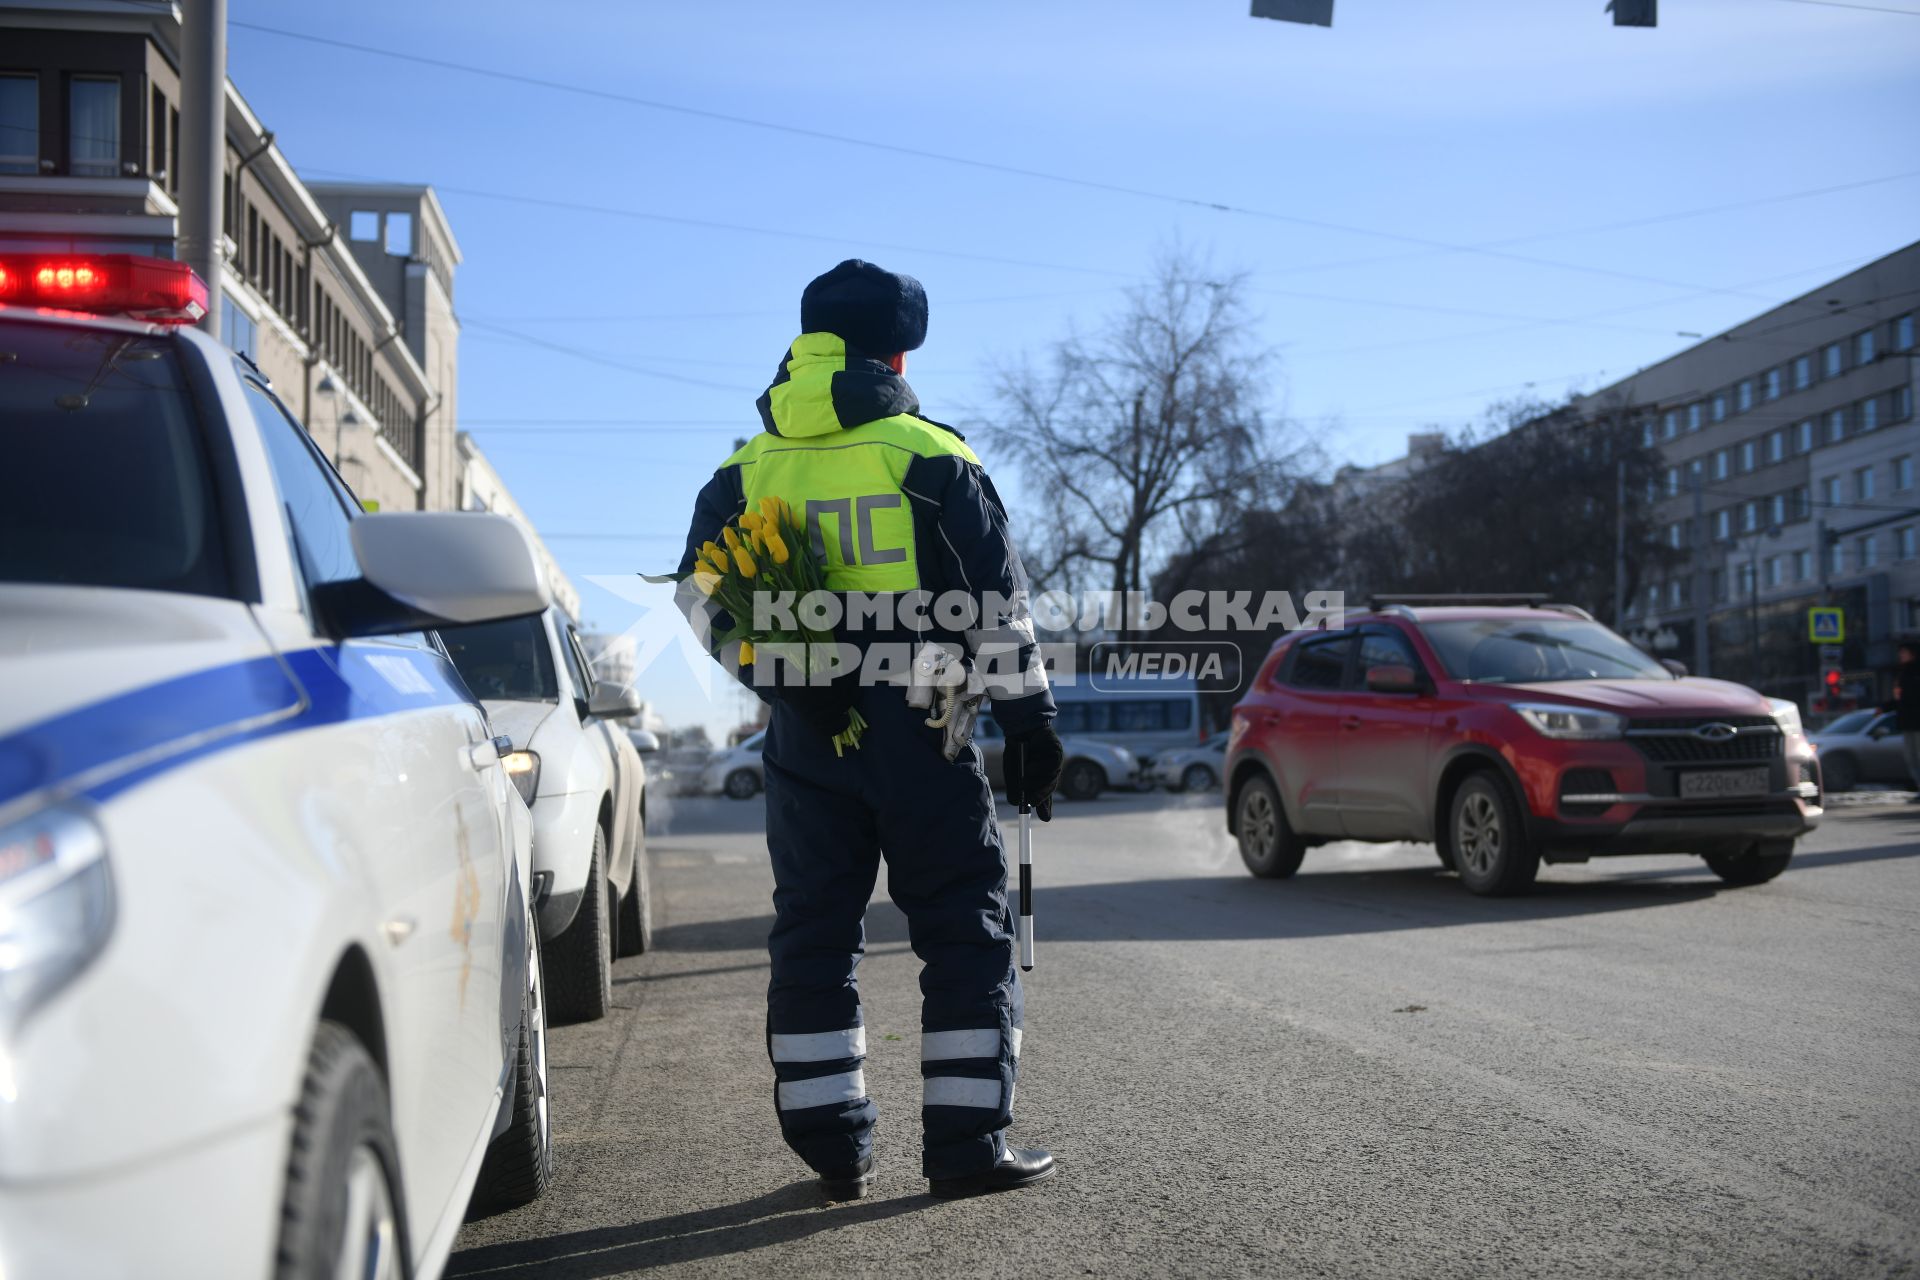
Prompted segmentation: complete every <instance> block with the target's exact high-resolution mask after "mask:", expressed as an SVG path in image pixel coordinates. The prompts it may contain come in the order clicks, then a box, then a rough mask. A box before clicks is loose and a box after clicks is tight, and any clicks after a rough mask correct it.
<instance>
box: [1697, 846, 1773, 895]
mask: <svg viewBox="0 0 1920 1280" xmlns="http://www.w3.org/2000/svg"><path fill="white" fill-rule="evenodd" d="M1706 860H1707V867H1708V869H1709V870H1711V871H1712V872H1713V874H1715V875H1717V876H1719V877H1720V878H1721V879H1722V880H1724V881H1726V882H1727V883H1728V884H1730V885H1733V886H1735V887H1743V886H1746V885H1753V884H1765V883H1766V882H1767V881H1769V880H1771V879H1773V878H1774V877H1775V876H1778V875H1779V874H1780V873H1781V872H1782V871H1785V870H1786V869H1787V864H1788V863H1789V862H1792V861H1793V841H1791V840H1756V841H1754V842H1753V843H1752V844H1750V845H1748V846H1746V847H1745V848H1744V849H1735V850H1732V851H1731V852H1723V853H1709V854H1707V855H1706Z"/></svg>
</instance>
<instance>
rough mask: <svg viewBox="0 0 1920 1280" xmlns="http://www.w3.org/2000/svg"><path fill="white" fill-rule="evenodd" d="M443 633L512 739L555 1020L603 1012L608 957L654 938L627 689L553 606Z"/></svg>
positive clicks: (633, 699)
mask: <svg viewBox="0 0 1920 1280" xmlns="http://www.w3.org/2000/svg"><path fill="white" fill-rule="evenodd" d="M440 638H441V640H442V641H443V642H444V643H445V644H446V646H447V651H448V653H449V654H450V655H451V656H452V658H453V664H454V666H456V667H458V668H459V669H460V674H461V675H462V676H464V677H465V678H466V681H467V687H468V688H469V689H471V690H473V694H474V696H475V697H477V698H479V699H480V701H481V703H482V704H483V705H484V706H485V707H486V709H487V716H488V718H489V719H490V720H491V721H492V722H493V726H494V729H495V731H496V732H499V733H502V734H504V735H506V736H507V737H509V738H511V739H512V740H513V743H512V746H513V749H512V752H511V754H509V755H508V756H507V757H506V763H507V773H508V776H509V777H511V778H512V779H513V781H514V785H515V786H516V787H518V788H519V790H520V794H521V796H522V797H523V798H524V799H525V800H526V802H527V804H528V806H529V807H530V808H531V809H532V810H533V886H534V890H533V892H534V906H535V908H536V909H537V910H538V912H539V916H540V936H541V937H542V938H543V939H544V940H545V943H544V945H545V958H546V967H547V989H548V1001H549V1007H550V1009H551V1010H552V1015H553V1017H554V1018H555V1020H558V1021H591V1020H593V1019H596V1018H600V1017H604V1016H605V1015H606V1012H607V1010H608V1009H609V1008H611V1007H612V1003H613V959H614V957H616V956H628V955H638V954H639V953H640V952H642V951H644V950H645V949H646V947H647V944H648V941H649V939H650V938H651V936H652V913H651V910H650V904H649V902H648V894H647V889H648V884H647V859H646V831H645V826H644V822H643V820H642V817H641V797H642V794H643V787H644V778H645V776H646V775H645V774H644V772H643V771H642V769H641V765H640V756H639V753H638V752H636V751H635V750H634V746H633V743H632V741H631V740H630V739H629V738H628V737H627V735H626V732H625V731H624V730H623V729H622V728H621V727H620V726H619V725H615V724H612V723H609V722H610V721H612V720H614V719H618V718H624V717H627V716H632V715H636V714H638V713H639V711H640V709H641V706H640V699H639V696H638V695H637V694H636V693H635V692H634V691H633V689H632V687H631V686H628V685H624V684H618V683H615V682H613V681H610V680H596V679H594V676H593V674H592V669H591V667H590V666H589V664H588V663H587V660H586V655H585V651H584V650H582V648H581V647H580V639H579V637H578V635H576V634H575V632H574V629H573V626H572V624H571V623H569V622H568V621H567V619H566V617H565V615H563V614H561V613H560V612H559V611H558V610H557V609H549V610H548V611H547V612H546V613H545V614H543V615H541V616H539V617H533V618H516V619H513V620H511V621H508V622H487V623H481V624H480V625H478V626H472V627H450V628H442V630H441V632H440Z"/></svg>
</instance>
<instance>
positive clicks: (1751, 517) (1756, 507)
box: [1740, 502, 1760, 533]
mask: <svg viewBox="0 0 1920 1280" xmlns="http://www.w3.org/2000/svg"><path fill="white" fill-rule="evenodd" d="M1759 527H1760V504H1759V503H1757V502H1743V503H1741V504H1740V532H1742V533H1752V532H1753V531H1754V530H1755V529H1758V528H1759Z"/></svg>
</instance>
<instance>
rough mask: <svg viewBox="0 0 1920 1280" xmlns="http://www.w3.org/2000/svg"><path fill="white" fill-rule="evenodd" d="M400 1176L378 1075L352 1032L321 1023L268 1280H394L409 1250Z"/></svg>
mask: <svg viewBox="0 0 1920 1280" xmlns="http://www.w3.org/2000/svg"><path fill="white" fill-rule="evenodd" d="M398 1167H399V1162H398V1159H397V1157H396V1155H395V1148H394V1141H393V1122H392V1120H391V1119H390V1118H389V1115H388V1110H387V1089H386V1085H385V1084H384V1083H382V1081H381V1079H380V1072H379V1069H378V1068H377V1067H375V1066H374V1064H373V1058H372V1056H371V1055H369V1054H368V1053H367V1050H366V1047H365V1046H364V1045H362V1044H361V1043H360V1040H359V1038H358V1037H357V1036H355V1035H354V1034H353V1032H351V1031H349V1030H347V1028H346V1027H344V1026H342V1025H341V1024H339V1023H337V1022H322V1023H321V1024H320V1025H319V1026H318V1027H317V1028H316V1029H315V1030H314V1035H313V1046H312V1048H311V1049H309V1050H308V1052H307V1069H306V1074H305V1076H304V1077H303V1078H302V1080H301V1082H300V1099H299V1101H298V1102H297V1103H296V1104H295V1105H294V1109H293V1141H292V1142H291V1144H290V1145H289V1148H288V1156H287V1170H286V1189H285V1191H284V1192H283V1194H282V1197H281V1202H280V1239H279V1241H278V1243H277V1245H276V1247H275V1249H274V1259H273V1274H274V1277H275V1280H333V1277H335V1276H338V1275H354V1276H363V1277H366V1278H367V1280H400V1277H402V1276H403V1275H405V1273H406V1267H407V1254H408V1250H407V1240H406V1223H405V1217H404V1215H403V1214H402V1212H401V1209H400V1202H399V1197H398V1196H396V1195H395V1193H394V1188H395V1186H396V1183H397V1180H396V1179H395V1177H394V1171H395V1169H397V1168H398ZM343 1263H344V1264H346V1265H345V1266H343V1265H342V1264H343Z"/></svg>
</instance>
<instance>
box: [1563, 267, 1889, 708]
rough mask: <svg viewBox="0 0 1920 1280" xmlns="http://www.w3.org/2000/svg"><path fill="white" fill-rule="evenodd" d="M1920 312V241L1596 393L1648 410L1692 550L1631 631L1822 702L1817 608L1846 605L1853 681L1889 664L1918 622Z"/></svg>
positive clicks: (1660, 584)
mask: <svg viewBox="0 0 1920 1280" xmlns="http://www.w3.org/2000/svg"><path fill="white" fill-rule="evenodd" d="M1916 312H1920V244H1914V245H1909V246H1907V247H1906V248H1904V249H1901V250H1899V251H1898V252H1895V253H1892V254H1889V255H1888V256H1886V257H1884V258H1881V259H1880V260H1878V261H1876V262H1873V263H1871V264H1869V265H1867V266H1865V267H1862V268H1860V269H1859V270H1857V271H1854V272H1852V273H1850V274H1848V275H1845V276H1842V277H1841V278H1840V279H1838V280H1835V281H1832V282H1831V283H1829V284H1825V285H1822V286H1820V287H1819V288H1817V289H1814V290H1812V291H1810V292H1808V293H1806V294H1804V295H1803V296H1801V297H1799V298H1796V299H1794V300H1793V301H1791V302H1788V303H1786V304H1785V305H1783V306H1779V307H1775V308H1773V309H1772V310H1770V311H1767V312H1765V313H1764V314H1762V315H1759V316H1756V317H1754V318H1753V319H1752V320H1749V321H1747V322H1746V323H1744V324H1741V325H1738V326H1736V327H1734V328H1732V329H1729V330H1727V331H1726V332H1725V333H1722V334H1718V335H1716V336H1714V337H1712V338H1709V339H1707V340H1706V341H1704V342H1701V343H1698V344H1697V345H1695V346H1693V347H1690V348H1688V349H1687V350H1685V351H1682V352H1680V353H1679V354H1677V355H1674V356H1672V357H1670V358H1668V359H1666V360H1663V361H1661V362H1660V363H1658V364H1656V365H1653V366H1651V367H1649V368H1647V369H1643V370H1641V371H1640V372H1639V373H1636V374H1634V375H1633V376H1632V377H1630V378H1626V379H1623V380H1622V381H1620V382H1618V383H1615V384H1614V385H1613V386H1611V387H1607V388H1604V389H1603V390H1601V391H1599V392H1597V393H1595V394H1594V396H1592V397H1590V398H1589V399H1588V403H1589V404H1592V405H1595V406H1599V405H1602V404H1616V405H1617V404H1626V405H1630V406H1632V407H1633V408H1634V409H1635V410H1636V411H1637V412H1639V413H1640V414H1641V415H1642V422H1643V424H1644V427H1643V429H1644V431H1645V433H1646V441H1647V443H1649V444H1650V445H1653V446H1654V447H1656V448H1657V449H1658V450H1659V455H1660V458H1661V462H1662V464H1663V465H1662V469H1661V472H1660V476H1659V479H1658V480H1657V481H1656V486H1655V493H1654V495H1653V496H1654V497H1655V498H1656V499H1657V504H1656V507H1655V512H1656V519H1657V521H1658V522H1659V528H1660V531H1661V536H1662V538H1663V540H1664V541H1666V542H1667V544H1668V545H1669V546H1670V547H1672V548H1674V549H1675V550H1677V551H1678V552H1680V553H1681V554H1680V555H1678V556H1677V557H1674V560H1675V564H1674V567H1673V568H1672V569H1670V570H1669V571H1667V572H1666V573H1664V574H1663V575H1661V576H1659V577H1657V578H1656V579H1655V580H1653V581H1650V582H1647V583H1646V584H1644V585H1643V586H1642V587H1641V588H1640V589H1639V590H1638V591H1637V592H1636V593H1635V594H1634V596H1633V597H1632V598H1630V599H1629V600H1628V602H1627V613H1626V618H1625V619H1624V627H1623V629H1625V630H1627V631H1628V632H1629V633H1630V634H1633V635H1634V636H1635V638H1636V639H1639V640H1640V641H1641V642H1642V643H1643V644H1646V645H1647V646H1648V647H1650V648H1653V649H1654V650H1655V651H1656V652H1658V653H1660V654H1661V656H1663V657H1674V658H1678V659H1680V660H1681V661H1683V662H1687V663H1689V664H1696V663H1698V662H1699V660H1700V659H1701V658H1704V659H1705V665H1706V667H1707V669H1708V671H1710V672H1711V673H1712V674H1714V675H1718V676H1724V677H1727V678H1729V679H1735V680H1740V681H1743V682H1745V683H1748V684H1752V685H1755V686H1756V687H1759V688H1762V689H1763V690H1765V691H1766V692H1769V693H1774V694H1777V695H1779V696H1785V697H1796V698H1808V697H1810V696H1811V694H1812V693H1813V686H1814V683H1815V681H1816V678H1817V673H1818V671H1819V655H1818V653H1817V651H1816V649H1815V647H1814V645H1813V644H1812V642H1811V641H1810V640H1809V639H1808V630H1807V616H1806V611H1807V609H1808V607H1809V606H1812V605H1816V604H1838V605H1841V606H1843V607H1844V608H1845V609H1846V615H1847V624H1848V625H1847V641H1846V644H1845V646H1844V654H1843V657H1842V665H1843V666H1844V668H1845V669H1847V670H1848V671H1849V672H1851V673H1853V676H1852V678H1851V680H1850V682H1851V683H1867V684H1871V681H1870V680H1869V679H1868V677H1869V676H1871V674H1872V673H1874V672H1877V671H1884V670H1885V669H1886V668H1887V667H1889V666H1890V665H1891V663H1892V661H1893V658H1894V647H1895V643H1896V641H1897V640H1898V639H1899V638H1900V637H1901V636H1902V635H1903V634H1906V633H1909V632H1912V631H1914V630H1920V489H1916V487H1915V467H1916V464H1920V424H1917V423H1916V420H1915V417H1914V383H1915V362H1916V359H1920V348H1916V346H1915V338H1914V324H1915V316H1916ZM1703 627H1704V629H1705V633H1706V634H1705V639H1704V643H1701V642H1700V641H1699V640H1698V639H1697V637H1698V635H1699V632H1700V630H1701V629H1702V628H1703ZM1870 692H1871V690H1869V693H1870Z"/></svg>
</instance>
